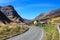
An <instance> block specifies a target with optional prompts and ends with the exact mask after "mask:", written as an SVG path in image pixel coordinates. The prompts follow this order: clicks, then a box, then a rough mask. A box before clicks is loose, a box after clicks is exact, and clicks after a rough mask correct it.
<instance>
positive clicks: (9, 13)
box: [0, 5, 23, 22]
mask: <svg viewBox="0 0 60 40" xmlns="http://www.w3.org/2000/svg"><path fill="white" fill-rule="evenodd" d="M0 11H1V14H4V15H5V16H6V17H7V18H8V19H9V20H11V21H12V22H23V18H22V17H21V16H20V15H19V14H18V13H17V12H16V10H15V9H14V7H13V6H12V5H8V6H3V7H2V6H0ZM6 20H7V19H6Z"/></svg>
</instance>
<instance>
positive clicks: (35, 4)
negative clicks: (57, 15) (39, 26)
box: [0, 0, 60, 19]
mask: <svg viewBox="0 0 60 40" xmlns="http://www.w3.org/2000/svg"><path fill="white" fill-rule="evenodd" d="M7 5H12V6H14V8H15V10H16V11H17V12H18V14H19V15H20V16H21V17H22V18H25V19H34V18H35V17H36V16H38V15H40V14H41V13H45V12H49V11H51V10H55V9H58V8H60V0H57V1H56V0H53V1H52V0H45V1H44V0H0V6H7Z"/></svg>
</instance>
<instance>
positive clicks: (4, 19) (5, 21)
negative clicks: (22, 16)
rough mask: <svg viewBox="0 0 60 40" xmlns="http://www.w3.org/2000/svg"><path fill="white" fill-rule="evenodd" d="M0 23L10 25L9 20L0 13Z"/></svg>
mask: <svg viewBox="0 0 60 40" xmlns="http://www.w3.org/2000/svg"><path fill="white" fill-rule="evenodd" d="M0 22H3V23H4V24H6V23H10V22H11V20H10V19H9V18H8V17H7V16H6V15H5V14H4V13H2V12H1V11H0Z"/></svg>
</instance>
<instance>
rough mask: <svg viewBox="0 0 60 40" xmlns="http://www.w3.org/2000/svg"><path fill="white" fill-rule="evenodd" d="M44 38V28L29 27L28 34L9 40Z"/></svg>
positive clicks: (39, 39) (38, 39) (37, 39)
mask: <svg viewBox="0 0 60 40" xmlns="http://www.w3.org/2000/svg"><path fill="white" fill-rule="evenodd" d="M43 37H44V30H43V29H42V28H39V27H31V26H29V30H28V31H27V32H25V33H23V34H21V35H18V36H16V37H12V38H10V39H7V40H43Z"/></svg>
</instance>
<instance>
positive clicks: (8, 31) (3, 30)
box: [0, 24, 28, 40]
mask: <svg viewBox="0 0 60 40" xmlns="http://www.w3.org/2000/svg"><path fill="white" fill-rule="evenodd" d="M27 30H28V28H27V27H26V26H23V27H21V26H18V24H7V25H6V26H4V27H0V40H6V39H8V38H11V37H14V36H16V35H20V34H22V33H24V32H26V31H27Z"/></svg>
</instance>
